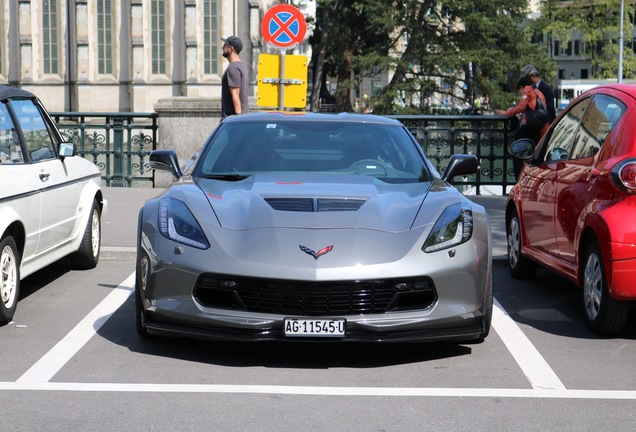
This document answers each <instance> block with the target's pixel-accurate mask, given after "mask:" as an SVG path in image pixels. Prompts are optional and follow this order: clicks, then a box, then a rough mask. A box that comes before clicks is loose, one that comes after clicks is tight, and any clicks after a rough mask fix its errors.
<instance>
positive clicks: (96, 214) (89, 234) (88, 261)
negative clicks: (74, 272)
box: [71, 200, 102, 270]
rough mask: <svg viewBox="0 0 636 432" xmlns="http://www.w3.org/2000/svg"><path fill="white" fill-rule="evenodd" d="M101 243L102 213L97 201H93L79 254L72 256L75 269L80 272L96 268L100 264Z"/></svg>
mask: <svg viewBox="0 0 636 432" xmlns="http://www.w3.org/2000/svg"><path fill="white" fill-rule="evenodd" d="M101 242H102V225H101V213H100V210H99V204H98V203H97V200H93V205H92V206H91V211H90V215H89V216H88V223H87V224H86V228H85V230H84V236H83V237H82V243H80V247H79V249H78V250H77V252H75V253H74V254H73V255H71V261H72V263H73V267H74V268H76V269H78V270H87V269H92V268H95V267H96V266H97V263H98V262H99V251H100V246H101Z"/></svg>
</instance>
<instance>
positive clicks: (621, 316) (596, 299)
mask: <svg viewBox="0 0 636 432" xmlns="http://www.w3.org/2000/svg"><path fill="white" fill-rule="evenodd" d="M583 263H584V265H585V267H584V268H583V280H582V286H583V306H584V307H585V316H586V318H587V322H588V324H589V326H590V328H591V329H592V331H594V332H595V333H597V334H600V335H604V336H609V335H615V334H617V333H620V332H621V331H622V330H623V328H624V327H625V324H626V322H627V317H628V315H629V302H627V301H621V300H615V299H613V298H612V296H611V295H610V293H609V290H608V288H607V279H606V278H605V268H604V267H603V256H602V255H601V250H600V248H599V247H598V243H596V242H593V243H591V244H590V245H589V246H588V248H587V249H586V251H585V260H584V261H583Z"/></svg>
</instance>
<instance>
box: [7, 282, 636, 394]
mask: <svg viewBox="0 0 636 432" xmlns="http://www.w3.org/2000/svg"><path fill="white" fill-rule="evenodd" d="M134 280H135V273H132V274H131V275H130V276H129V277H128V278H127V279H126V280H124V281H123V282H122V283H121V284H120V285H119V286H118V287H117V288H116V289H115V290H113V292H111V293H110V294H109V295H108V296H106V298H105V299H104V300H103V301H102V302H101V303H100V304H99V305H97V306H96V307H95V309H93V310H92V311H91V312H90V313H89V314H88V315H87V316H86V317H85V318H84V319H83V320H82V321H81V322H80V323H79V324H77V326H75V328H74V329H73V330H71V331H70V332H69V333H68V334H67V335H66V336H65V337H64V339H62V340H61V341H60V342H59V343H58V344H57V345H55V346H54V347H53V348H52V349H51V350H50V351H49V352H48V353H46V354H45V355H44V356H43V357H42V358H41V359H40V360H38V362H36V363H35V364H34V365H33V366H32V367H31V368H30V369H29V370H28V371H26V372H25V373H24V374H23V375H22V376H21V377H20V378H19V379H18V380H17V381H16V382H13V383H12V382H5V383H2V382H0V389H3V390H21V389H22V390H66V391H122V392H149V391H159V392H194V393H201V392H204V393H279V394H280V393H282V394H309V395H354V396H355V395H359V396H455V397H466V396H468V397H470V396H473V397H528V398H535V397H547V398H593V399H631V400H633V399H636V391H604V390H603V391H595V390H567V389H566V388H565V386H564V385H563V383H562V382H561V381H560V380H559V378H558V377H557V376H556V374H555V373H554V371H553V370H552V369H551V368H550V366H549V365H548V364H547V362H546V361H545V360H544V358H543V357H542V356H541V354H539V352H538V351H537V349H536V348H535V347H534V345H533V344H532V343H531V342H530V340H529V339H528V338H527V336H526V335H525V334H524V333H523V331H521V329H520V328H519V326H518V325H517V323H516V322H515V321H514V320H513V319H512V318H510V316H509V315H508V313H507V312H506V311H505V310H504V308H503V307H502V306H501V305H500V304H499V302H498V301H497V300H496V299H495V300H494V307H493V320H492V326H493V329H494V330H495V331H496V332H497V334H498V335H499V337H500V338H501V339H502V341H503V342H504V344H505V346H506V348H507V349H508V350H509V351H510V353H511V354H512V356H513V357H514V359H515V361H516V362H517V364H518V365H519V367H520V368H521V370H522V371H523V373H524V374H525V375H526V377H527V379H528V381H529V382H530V384H531V385H532V389H474V388H473V389H471V388H467V389H457V388H451V389H444V388H382V387H311V386H307V387H296V386H259V385H255V386H249V385H248V386H244V385H188V384H183V385H181V384H111V383H54V382H49V381H50V380H51V378H53V376H54V375H55V374H56V373H57V372H58V371H59V370H60V369H61V368H62V367H64V365H65V364H66V363H67V362H68V361H69V360H70V359H71V358H72V357H73V356H74V355H75V354H76V353H77V352H78V351H79V350H80V349H81V348H82V347H83V346H84V345H85V344H86V343H87V342H88V341H89V340H90V339H91V337H93V336H94V335H95V333H96V332H97V331H98V330H99V329H100V327H101V326H102V325H103V324H104V323H105V322H106V321H107V320H108V319H109V318H110V317H111V316H112V315H113V313H115V311H117V309H119V307H121V305H122V304H124V302H125V301H126V299H127V298H128V297H129V296H130V294H131V293H132V292H133V289H134V288H133V287H134Z"/></svg>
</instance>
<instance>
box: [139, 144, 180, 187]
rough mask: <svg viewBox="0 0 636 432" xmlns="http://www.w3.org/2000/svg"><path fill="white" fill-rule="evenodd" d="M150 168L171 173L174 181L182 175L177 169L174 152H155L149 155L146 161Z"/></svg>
mask: <svg viewBox="0 0 636 432" xmlns="http://www.w3.org/2000/svg"><path fill="white" fill-rule="evenodd" d="M148 163H149V164H150V168H152V169H154V170H160V171H168V172H170V173H172V175H173V176H174V178H175V180H178V179H179V178H180V177H181V176H182V175H183V173H182V172H181V169H180V168H179V158H177V153H176V152H175V151H174V150H155V151H153V152H152V153H150V158H149V160H148Z"/></svg>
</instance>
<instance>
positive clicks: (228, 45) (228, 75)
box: [221, 36, 250, 118]
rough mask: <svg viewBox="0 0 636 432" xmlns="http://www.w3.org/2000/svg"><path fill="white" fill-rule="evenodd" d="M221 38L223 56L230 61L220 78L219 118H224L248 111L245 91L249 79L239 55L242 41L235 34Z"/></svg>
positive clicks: (246, 90)
mask: <svg viewBox="0 0 636 432" xmlns="http://www.w3.org/2000/svg"><path fill="white" fill-rule="evenodd" d="M221 40H222V41H223V57H225V58H226V59H227V60H228V61H229V62H230V64H229V65H228V67H227V68H226V69H225V72H224V73H223V78H222V80H221V118H225V117H227V116H230V115H234V114H241V113H246V112H248V111H249V107H248V106H247V92H248V85H249V81H250V80H249V77H248V75H247V69H246V68H245V65H244V64H243V62H242V61H241V58H240V57H239V53H240V52H241V50H242V49H243V42H241V40H240V39H239V38H238V37H236V36H230V37H228V38H225V39H224V38H221Z"/></svg>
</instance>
